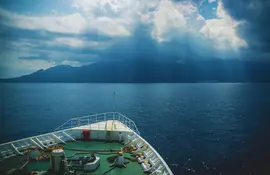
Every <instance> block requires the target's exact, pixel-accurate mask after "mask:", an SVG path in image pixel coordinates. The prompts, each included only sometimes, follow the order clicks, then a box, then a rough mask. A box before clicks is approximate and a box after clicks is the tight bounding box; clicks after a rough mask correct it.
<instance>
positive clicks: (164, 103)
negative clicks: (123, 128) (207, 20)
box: [0, 83, 270, 175]
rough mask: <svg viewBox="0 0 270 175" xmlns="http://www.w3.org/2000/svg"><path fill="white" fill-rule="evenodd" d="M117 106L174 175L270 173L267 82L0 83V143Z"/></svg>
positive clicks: (269, 110) (269, 99)
mask: <svg viewBox="0 0 270 175" xmlns="http://www.w3.org/2000/svg"><path fill="white" fill-rule="evenodd" d="M114 91H115V92H116V110H117V111H119V112H121V113H123V114H125V115H126V116H128V117H130V118H131V119H132V120H134V121H135V123H136V124H137V126H138V128H139V130H140V132H141V135H142V136H143V137H144V138H145V139H146V140H147V141H149V143H151V144H152V146H153V147H154V148H156V150H157V151H158V152H159V153H160V154H161V155H162V157H163V158H164V160H165V161H166V162H167V163H168V165H169V166H170V167H171V169H172V171H173V172H174V174H176V175H186V174H187V175H189V174H194V175H195V174H196V175H215V174H223V175H242V174H243V175H249V174H256V175H257V174H258V175H264V174H265V175H267V174H270V84H248V83H245V84H242V83H199V84H108V83H104V84H103V83H96V84H95V83H90V84H87V83H86V84H83V83H82V84H68V83H62V84H61V83H44V84H42V83H41V84H39V83H18V84H17V83H10V84H0V102H1V104H0V110H1V111H0V115H1V117H0V124H1V125H0V128H1V129H0V132H1V142H5V141H9V140H14V139H19V138H23V137H27V136H33V135H37V134H41V133H45V132H49V131H52V130H53V129H54V128H56V127H57V126H59V125H61V124H62V123H63V122H65V121H66V120H68V119H69V118H71V117H77V116H83V115H88V114H94V113H101V112H107V111H113V92H114Z"/></svg>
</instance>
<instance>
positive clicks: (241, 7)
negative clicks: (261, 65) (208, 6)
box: [223, 0, 270, 59]
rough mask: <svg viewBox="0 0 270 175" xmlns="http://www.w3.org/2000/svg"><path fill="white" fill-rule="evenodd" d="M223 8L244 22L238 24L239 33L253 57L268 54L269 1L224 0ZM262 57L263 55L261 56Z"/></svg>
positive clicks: (269, 45) (269, 37) (269, 35)
mask: <svg viewBox="0 0 270 175" xmlns="http://www.w3.org/2000/svg"><path fill="white" fill-rule="evenodd" d="M223 4H224V8H225V9H226V11H227V12H228V14H229V15H230V16H232V18H233V19H235V20H240V21H241V20H243V21H245V23H243V24H241V25H240V26H239V30H238V32H239V34H240V36H241V37H242V38H245V40H246V41H247V43H248V45H249V46H250V47H249V50H246V52H247V53H248V54H250V52H253V54H254V55H255V56H254V57H255V59H256V58H258V57H260V55H261V54H262V55H268V53H269V51H270V44H269V41H270V32H269V31H270V23H269V16H270V11H269V8H270V1H267V0H237V1H233V0H224V2H223ZM263 57H264V56H263Z"/></svg>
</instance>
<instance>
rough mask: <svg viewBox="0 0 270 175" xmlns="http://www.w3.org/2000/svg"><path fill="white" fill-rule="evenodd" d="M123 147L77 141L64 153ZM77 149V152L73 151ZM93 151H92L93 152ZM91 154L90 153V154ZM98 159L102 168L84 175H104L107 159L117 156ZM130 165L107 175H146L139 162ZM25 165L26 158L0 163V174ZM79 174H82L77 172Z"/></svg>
mask: <svg viewBox="0 0 270 175" xmlns="http://www.w3.org/2000/svg"><path fill="white" fill-rule="evenodd" d="M121 147H123V145H122V144H121V143H105V142H97V141H90V142H83V141H76V142H67V143H66V144H65V146H64V151H65V154H66V156H67V157H69V156H72V155H74V153H75V152H78V150H88V151H90V152H92V151H94V150H103V151H105V150H111V149H113V150H116V149H120V148H121ZM72 149H76V150H72ZM91 150H92V151H91ZM89 154H90V153H89ZM89 154H80V155H76V156H84V155H88V156H89ZM95 155H96V156H97V157H100V166H99V167H98V169H97V170H96V171H95V172H92V173H91V172H89V173H84V175H86V174H87V175H99V174H100V175H102V174H103V173H104V172H106V171H107V170H109V169H110V168H111V167H110V163H109V162H108V161H107V158H108V157H110V156H114V155H115V154H113V153H111V154H106V155H104V154H98V153H97V154H95ZM124 156H125V157H129V158H133V157H131V156H130V154H128V153H124ZM129 162H130V163H128V164H127V168H114V169H113V170H111V171H110V172H108V173H106V175H131V174H136V175H144V174H145V173H144V172H143V170H142V167H141V166H140V164H138V163H137V162H133V161H129ZM24 163H25V156H16V157H12V158H10V159H7V160H5V161H4V162H1V163H0V172H1V171H2V172H3V171H4V172H7V171H9V170H10V169H14V168H17V167H20V166H22V165H23V164H24ZM49 167H50V162H49V161H30V162H29V163H28V165H27V167H26V168H27V170H28V171H46V170H48V168H49ZM76 172H77V174H80V173H82V172H79V171H76Z"/></svg>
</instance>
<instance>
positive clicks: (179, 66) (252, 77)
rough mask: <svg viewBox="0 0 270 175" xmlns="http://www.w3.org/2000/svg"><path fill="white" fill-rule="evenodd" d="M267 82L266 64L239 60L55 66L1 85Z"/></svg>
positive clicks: (269, 75)
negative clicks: (12, 83) (15, 83)
mask: <svg viewBox="0 0 270 175" xmlns="http://www.w3.org/2000/svg"><path fill="white" fill-rule="evenodd" d="M213 81H215V82H270V63H253V62H243V61H239V60H204V61H198V60H196V61H194V62H193V61H192V60H189V61H183V62H178V63H172V62H157V61H145V60H137V61H126V62H98V63H94V64H91V65H87V66H82V67H71V66H64V65H62V66H56V67H52V68H49V69H47V70H39V71H37V72H34V73H32V74H30V75H25V76H22V77H18V78H12V79H2V80H1V82H124V83H132V82H135V83H136V82H142V83H144V82H213Z"/></svg>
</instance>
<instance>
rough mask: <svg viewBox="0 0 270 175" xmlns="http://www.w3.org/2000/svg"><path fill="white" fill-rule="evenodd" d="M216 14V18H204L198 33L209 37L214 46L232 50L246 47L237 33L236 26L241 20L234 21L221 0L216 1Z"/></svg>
mask: <svg viewBox="0 0 270 175" xmlns="http://www.w3.org/2000/svg"><path fill="white" fill-rule="evenodd" d="M216 15H217V18H216V19H208V20H205V24H204V26H203V27H202V28H201V29H200V33H202V34H203V35H204V36H205V37H206V38H209V39H211V40H212V41H213V42H214V46H215V47H216V48H220V49H227V50H233V49H238V48H241V47H247V43H246V42H245V40H244V39H242V38H240V37H239V36H238V33H237V27H238V26H239V25H240V24H241V22H238V21H235V20H234V19H232V18H231V17H230V16H229V15H228V14H227V12H226V11H225V9H224V8H223V4H222V2H221V1H219V3H218V8H217V14H216ZM201 20H203V19H201Z"/></svg>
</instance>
